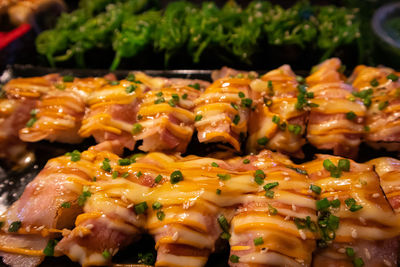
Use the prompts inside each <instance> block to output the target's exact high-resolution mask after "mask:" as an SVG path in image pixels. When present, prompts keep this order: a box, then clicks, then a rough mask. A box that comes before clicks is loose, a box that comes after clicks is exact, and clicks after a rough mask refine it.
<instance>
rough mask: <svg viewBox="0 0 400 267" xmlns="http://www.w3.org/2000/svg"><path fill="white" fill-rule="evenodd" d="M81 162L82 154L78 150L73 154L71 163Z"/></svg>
mask: <svg viewBox="0 0 400 267" xmlns="http://www.w3.org/2000/svg"><path fill="white" fill-rule="evenodd" d="M80 160H81V153H80V152H79V151H78V150H74V151H72V152H71V161H73V162H77V161H80Z"/></svg>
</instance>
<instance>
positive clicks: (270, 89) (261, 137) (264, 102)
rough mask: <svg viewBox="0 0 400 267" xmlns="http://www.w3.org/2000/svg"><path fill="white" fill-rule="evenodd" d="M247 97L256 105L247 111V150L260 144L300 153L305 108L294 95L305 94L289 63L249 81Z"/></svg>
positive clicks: (253, 150) (254, 150) (298, 96)
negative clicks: (248, 117) (249, 93)
mask: <svg viewBox="0 0 400 267" xmlns="http://www.w3.org/2000/svg"><path fill="white" fill-rule="evenodd" d="M250 87H251V89H252V92H251V94H252V95H251V98H252V99H253V101H254V102H255V104H256V109H255V110H253V111H252V112H251V114H250V119H249V138H248V141H247V151H248V152H251V153H254V152H256V151H259V150H260V149H263V148H268V149H271V150H275V151H279V152H282V153H285V154H289V155H292V156H295V157H304V154H303V152H302V151H301V147H302V146H303V145H304V143H305V139H304V137H303V134H304V131H305V122H306V118H307V111H306V110H305V109H304V108H303V107H302V106H299V104H297V103H298V98H300V99H305V98H306V96H307V94H306V93H305V92H303V91H301V89H303V90H305V87H304V86H303V85H299V83H298V82H297V81H296V75H295V74H294V73H293V71H292V70H291V68H290V66H289V65H283V66H281V67H280V68H278V69H276V70H272V71H270V72H268V73H266V74H264V75H263V76H262V77H261V78H260V79H256V80H253V81H252V82H251V83H250Z"/></svg>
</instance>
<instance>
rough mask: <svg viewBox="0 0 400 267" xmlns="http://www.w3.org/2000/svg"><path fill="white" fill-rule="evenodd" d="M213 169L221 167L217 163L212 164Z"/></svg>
mask: <svg viewBox="0 0 400 267" xmlns="http://www.w3.org/2000/svg"><path fill="white" fill-rule="evenodd" d="M211 166H212V167H219V165H218V164H217V163H216V162H213V163H211Z"/></svg>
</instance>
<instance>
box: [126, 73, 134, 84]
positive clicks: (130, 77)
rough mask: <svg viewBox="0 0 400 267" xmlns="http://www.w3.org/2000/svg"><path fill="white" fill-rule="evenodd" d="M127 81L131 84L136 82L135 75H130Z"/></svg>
mask: <svg viewBox="0 0 400 267" xmlns="http://www.w3.org/2000/svg"><path fill="white" fill-rule="evenodd" d="M126 80H127V81H129V82H134V81H135V80H136V77H135V74H134V73H129V74H128V76H126Z"/></svg>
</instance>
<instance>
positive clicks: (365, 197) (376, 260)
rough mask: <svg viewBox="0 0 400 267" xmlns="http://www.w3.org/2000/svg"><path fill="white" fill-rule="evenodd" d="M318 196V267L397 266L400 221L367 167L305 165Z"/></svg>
mask: <svg viewBox="0 0 400 267" xmlns="http://www.w3.org/2000/svg"><path fill="white" fill-rule="evenodd" d="M304 168H305V169H306V170H307V172H308V174H309V176H310V179H311V180H312V186H313V187H314V188H317V190H318V191H319V192H320V194H318V201H317V205H316V206H317V210H318V225H319V226H320V230H319V233H320V240H319V247H320V248H319V249H318V250H317V251H316V252H315V253H314V259H313V266H321V265H322V264H325V265H327V266H339V265H340V266H352V264H354V265H355V266H397V264H398V254H397V253H398V249H399V244H398V239H397V237H398V235H399V230H400V228H399V225H400V224H399V219H400V218H399V216H396V215H395V214H394V213H393V210H392V209H391V207H390V205H389V203H388V202H387V200H386V199H385V197H384V195H383V192H382V190H381V188H380V186H379V179H378V176H377V175H376V174H375V172H374V171H373V168H372V167H371V166H369V165H367V164H357V163H355V162H354V161H350V160H348V159H343V158H339V157H333V156H328V155H318V157H317V159H316V160H314V161H311V162H308V163H306V164H304Z"/></svg>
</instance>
